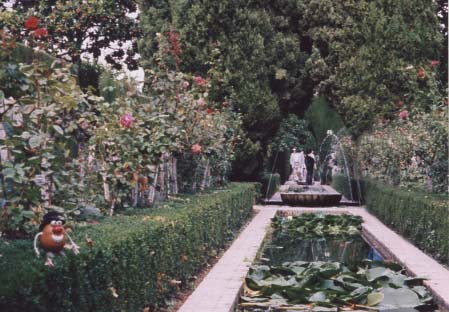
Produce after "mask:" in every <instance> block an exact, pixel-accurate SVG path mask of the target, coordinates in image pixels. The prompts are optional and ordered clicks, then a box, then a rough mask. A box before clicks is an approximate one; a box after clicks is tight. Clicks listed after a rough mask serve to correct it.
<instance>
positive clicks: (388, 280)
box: [235, 215, 438, 312]
mask: <svg viewBox="0 0 449 312" xmlns="http://www.w3.org/2000/svg"><path fill="white" fill-rule="evenodd" d="M343 218H345V217H343ZM351 218H353V217H351V216H348V218H347V219H348V220H349V221H348V220H342V219H341V218H340V217H337V218H334V217H324V218H323V216H318V217H316V216H310V215H309V216H302V217H298V218H297V219H295V218H292V217H288V219H287V218H284V217H282V218H279V217H278V218H274V219H273V227H274V229H275V230H274V231H273V233H271V235H270V237H269V241H268V243H266V244H265V245H264V247H263V250H262V252H261V254H260V255H261V256H260V257H259V258H258V260H257V261H256V263H255V264H254V265H253V266H252V267H251V269H250V271H249V274H248V275H247V277H246V279H245V285H244V287H243V292H242V296H241V298H240V301H239V305H238V306H237V307H236V310H235V311H239V312H265V311H354V310H355V311H361V310H365V311H391V312H393V311H395V312H399V311H438V310H437V306H435V304H434V303H433V300H432V298H431V295H430V294H429V292H428V291H427V290H426V289H425V287H424V286H423V285H422V279H420V278H409V277H407V276H406V275H404V274H403V269H402V267H401V266H399V265H397V264H395V263H391V262H383V260H384V259H383V258H382V256H381V255H380V253H379V252H378V251H377V250H375V249H374V248H372V247H371V246H370V245H369V244H368V243H367V242H366V241H365V240H364V239H363V238H362V236H361V234H360V231H361V222H362V221H361V220H359V222H358V223H357V220H355V221H354V220H351ZM302 219H303V221H304V225H305V226H306V227H308V228H307V229H304V228H302V226H303V223H302V222H303V221H301V220H302ZM331 219H332V220H333V219H335V220H333V221H335V222H336V223H332V222H333V221H332V220H331ZM291 220H293V222H291V223H289V221H291ZM323 220H324V221H326V222H323ZM323 224H324V225H323ZM336 224H338V225H339V226H340V228H339V231H338V233H340V234H339V235H332V234H329V233H331V231H328V230H327V229H330V228H332V227H333V226H334V227H335V226H336ZM355 228H356V229H355ZM314 229H315V230H314ZM317 229H319V231H318V230H317ZM334 229H335V228H334ZM314 232H317V233H318V232H319V233H322V235H315V234H313V233H314ZM304 233H305V234H304Z"/></svg>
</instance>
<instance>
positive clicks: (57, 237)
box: [51, 234, 64, 243]
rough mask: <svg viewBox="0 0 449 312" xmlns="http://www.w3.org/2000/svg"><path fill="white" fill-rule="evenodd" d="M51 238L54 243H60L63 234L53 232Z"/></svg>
mask: <svg viewBox="0 0 449 312" xmlns="http://www.w3.org/2000/svg"><path fill="white" fill-rule="evenodd" d="M51 239H52V240H53V241H54V242H55V243H60V242H62V240H63V239H64V235H55V234H52V235H51Z"/></svg>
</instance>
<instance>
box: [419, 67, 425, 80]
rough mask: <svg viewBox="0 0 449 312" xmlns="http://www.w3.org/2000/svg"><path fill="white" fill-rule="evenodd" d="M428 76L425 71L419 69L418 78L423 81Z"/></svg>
mask: <svg viewBox="0 0 449 312" xmlns="http://www.w3.org/2000/svg"><path fill="white" fill-rule="evenodd" d="M425 76H426V73H425V72H424V69H422V68H419V69H418V78H420V79H422V78H424V77H425Z"/></svg>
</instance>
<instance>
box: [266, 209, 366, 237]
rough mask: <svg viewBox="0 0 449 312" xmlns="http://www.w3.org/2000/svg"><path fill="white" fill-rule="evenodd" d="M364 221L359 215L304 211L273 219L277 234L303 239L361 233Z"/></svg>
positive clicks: (348, 235)
mask: <svg viewBox="0 0 449 312" xmlns="http://www.w3.org/2000/svg"><path fill="white" fill-rule="evenodd" d="M362 223H363V220H362V218H361V217H359V216H353V215H344V214H343V215H332V214H327V215H322V214H314V213H303V214H301V215H298V216H293V217H291V218H285V217H279V216H276V217H275V218H273V219H272V220H271V226H272V227H273V229H274V234H275V235H276V236H278V237H279V236H282V237H283V238H289V237H291V238H296V237H301V239H307V238H317V237H328V236H332V237H340V238H346V237H350V236H353V235H360V233H361V229H362Z"/></svg>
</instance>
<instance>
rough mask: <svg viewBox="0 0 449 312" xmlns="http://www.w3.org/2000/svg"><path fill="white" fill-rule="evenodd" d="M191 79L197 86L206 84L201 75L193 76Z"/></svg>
mask: <svg viewBox="0 0 449 312" xmlns="http://www.w3.org/2000/svg"><path fill="white" fill-rule="evenodd" d="M193 81H195V83H196V84H197V85H199V86H205V85H207V81H206V80H205V79H204V78H203V77H201V76H195V77H193Z"/></svg>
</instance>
